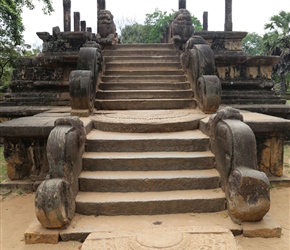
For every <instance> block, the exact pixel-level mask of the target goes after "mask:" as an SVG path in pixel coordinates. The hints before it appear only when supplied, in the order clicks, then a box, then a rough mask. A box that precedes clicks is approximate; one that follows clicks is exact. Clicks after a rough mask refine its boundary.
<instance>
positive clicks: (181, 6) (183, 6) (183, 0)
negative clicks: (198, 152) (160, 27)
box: [178, 0, 186, 10]
mask: <svg viewBox="0 0 290 250" xmlns="http://www.w3.org/2000/svg"><path fill="white" fill-rule="evenodd" d="M178 9H179V10H180V9H186V0H179V6H178Z"/></svg>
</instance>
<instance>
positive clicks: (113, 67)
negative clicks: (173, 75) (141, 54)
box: [106, 61, 181, 75]
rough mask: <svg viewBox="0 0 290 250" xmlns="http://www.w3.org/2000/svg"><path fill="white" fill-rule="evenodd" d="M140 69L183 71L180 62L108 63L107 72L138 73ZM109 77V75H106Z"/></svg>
mask: <svg viewBox="0 0 290 250" xmlns="http://www.w3.org/2000/svg"><path fill="white" fill-rule="evenodd" d="M140 69H142V70H144V71H148V70H150V71H154V72H155V71H161V72H162V71H166V72H167V71H169V70H170V71H173V70H177V69H181V64H180V62H155V61H152V62H136V61H135V62H127V61H120V62H115V61H114V62H107V63H106V71H107V70H109V71H118V70H128V71H136V70H139V71H140ZM173 72H174V71H173ZM106 75H107V74H106Z"/></svg>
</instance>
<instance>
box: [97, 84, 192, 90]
mask: <svg viewBox="0 0 290 250" xmlns="http://www.w3.org/2000/svg"><path fill="white" fill-rule="evenodd" d="M189 88H190V83H189V82H171V83H168V82H146V83H140V82H117V83H113V82H106V83H104V82H101V83H100V85H99V89H101V90H136V89H138V90H162V89H166V90H185V89H189Z"/></svg>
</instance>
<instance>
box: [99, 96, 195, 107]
mask: <svg viewBox="0 0 290 250" xmlns="http://www.w3.org/2000/svg"><path fill="white" fill-rule="evenodd" d="M196 107H197V104H196V101H195V100H193V99H128V100H126V99H114V100H99V99H98V100H96V101H95V108H96V109H97V110H148V109H190V108H192V109H194V108H196Z"/></svg>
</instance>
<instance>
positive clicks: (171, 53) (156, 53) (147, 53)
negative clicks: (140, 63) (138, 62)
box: [103, 48, 180, 57]
mask: <svg viewBox="0 0 290 250" xmlns="http://www.w3.org/2000/svg"><path fill="white" fill-rule="evenodd" d="M179 55H180V53H179V51H175V50H170V49H162V50H160V49H154V48H152V49H148V50H138V49H136V50H129V49H122V48H120V49H118V50H104V51H103V56H105V57H107V56H132V57H138V56H140V57H141V56H179Z"/></svg>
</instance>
